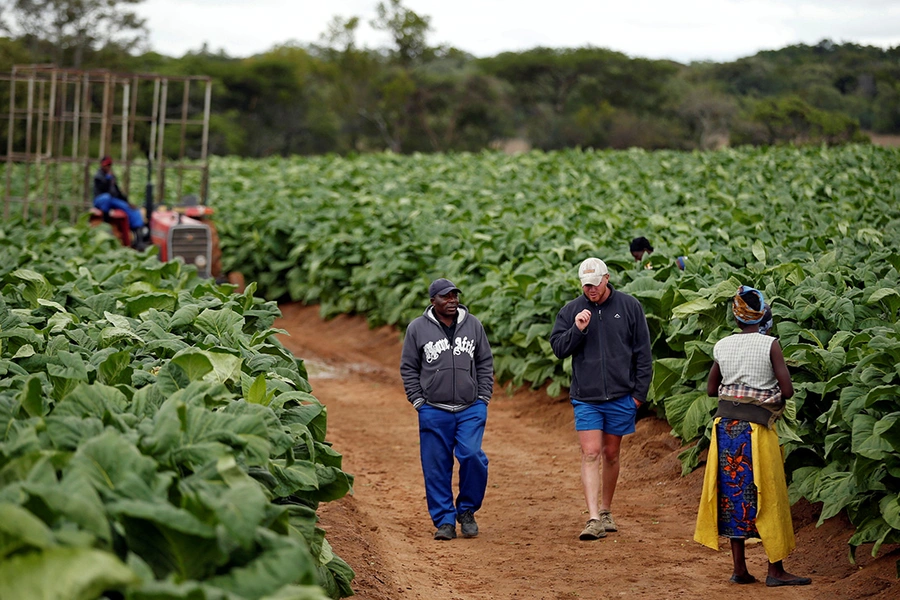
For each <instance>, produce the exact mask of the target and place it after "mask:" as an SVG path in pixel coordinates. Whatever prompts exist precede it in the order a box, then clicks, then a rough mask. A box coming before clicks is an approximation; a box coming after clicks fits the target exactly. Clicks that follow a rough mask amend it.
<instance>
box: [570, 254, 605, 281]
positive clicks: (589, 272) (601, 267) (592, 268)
mask: <svg viewBox="0 0 900 600" xmlns="http://www.w3.org/2000/svg"><path fill="white" fill-rule="evenodd" d="M608 274H609V269H607V268H606V263H605V262H603V261H602V260H600V259H599V258H593V257H591V258H586V259H584V261H583V262H582V263H581V266H580V267H578V277H579V279H581V285H600V282H601V281H603V276H604V275H608Z"/></svg>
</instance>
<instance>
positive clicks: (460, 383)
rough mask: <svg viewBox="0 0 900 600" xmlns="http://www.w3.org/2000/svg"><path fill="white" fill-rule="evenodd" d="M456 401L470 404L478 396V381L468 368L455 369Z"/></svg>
mask: <svg viewBox="0 0 900 600" xmlns="http://www.w3.org/2000/svg"><path fill="white" fill-rule="evenodd" d="M454 372H455V375H456V399H457V401H456V403H457V404H469V403H471V402H474V401H475V400H476V399H477V398H478V382H477V381H475V378H474V377H472V374H471V373H469V371H468V370H467V369H462V368H458V369H455V371H454Z"/></svg>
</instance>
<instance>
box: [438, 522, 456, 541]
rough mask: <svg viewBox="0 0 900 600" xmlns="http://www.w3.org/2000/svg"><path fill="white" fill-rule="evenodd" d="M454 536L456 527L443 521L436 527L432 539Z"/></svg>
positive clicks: (447, 538) (450, 538) (449, 538)
mask: <svg viewBox="0 0 900 600" xmlns="http://www.w3.org/2000/svg"><path fill="white" fill-rule="evenodd" d="M455 537H456V527H454V526H453V525H451V524H450V523H445V524H444V525H441V526H440V527H438V528H437V531H435V532H434V539H436V540H452V539H453V538H455Z"/></svg>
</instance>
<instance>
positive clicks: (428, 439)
mask: <svg viewBox="0 0 900 600" xmlns="http://www.w3.org/2000/svg"><path fill="white" fill-rule="evenodd" d="M428 295H429V297H430V298H431V306H429V307H428V308H427V309H426V310H425V313H424V314H423V315H421V316H419V317H417V318H416V319H415V320H413V322H412V323H410V324H409V327H408V328H407V329H406V337H405V338H404V340H403V351H402V354H401V358H400V375H401V377H402V379H403V387H404V389H405V390H406V397H407V399H408V400H409V402H410V403H411V404H412V405H413V407H414V408H415V409H416V410H417V411H418V413H419V451H420V454H421V458H422V472H423V473H424V475H425V498H426V500H427V502H428V512H429V514H430V515H431V520H432V522H433V523H434V526H435V527H436V528H437V531H436V532H435V533H434V539H436V540H451V539H453V538H455V537H456V523H457V522H458V523H459V524H460V530H461V532H462V535H463V537H475V536H477V535H478V523H476V522H475V513H476V512H478V509H479V508H481V504H482V502H483V501H484V494H485V490H486V489H487V476H488V458H487V456H486V455H485V453H484V451H483V450H482V449H481V441H482V438H483V437H484V426H485V424H486V423H487V409H488V403H490V401H491V395H492V394H493V391H494V357H493V354H492V353H491V346H490V344H489V343H488V339H487V335H486V334H485V331H484V327H483V326H482V325H481V322H480V321H479V320H478V319H476V318H475V317H474V316H473V315H472V313H470V312H469V311H468V309H466V307H465V306H463V305H461V304H460V303H459V288H457V287H456V286H455V285H454V284H453V283H452V282H451V281H449V280H447V279H437V280H435V281H433V282H432V283H431V285H430V286H429V287H428ZM454 454H455V455H456V460H458V461H459V494H458V495H457V496H456V503H455V504H454V501H453V482H452V480H453V456H454Z"/></svg>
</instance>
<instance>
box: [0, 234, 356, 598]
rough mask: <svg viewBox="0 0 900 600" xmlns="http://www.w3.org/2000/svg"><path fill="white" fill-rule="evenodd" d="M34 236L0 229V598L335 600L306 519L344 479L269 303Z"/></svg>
mask: <svg viewBox="0 0 900 600" xmlns="http://www.w3.org/2000/svg"><path fill="white" fill-rule="evenodd" d="M34 223H35V221H31V222H29V223H22V222H17V221H16V220H15V219H13V221H12V222H9V223H6V224H4V226H3V227H0V598H9V599H13V598H17V599H25V598H47V599H50V598H66V599H72V600H94V599H96V598H98V597H103V598H129V599H141V600H150V599H153V600H177V599H192V600H204V599H208V600H213V599H216V600H241V599H270V600H276V599H277V600H324V599H326V598H329V597H334V598H337V597H343V596H347V595H350V594H352V590H351V587H350V582H351V580H352V578H353V576H354V574H353V571H352V569H351V568H350V567H349V566H348V565H347V564H346V563H345V562H344V561H343V560H341V559H340V558H339V557H338V556H335V555H334V553H333V552H332V551H331V547H330V545H329V543H328V541H327V540H326V539H325V535H324V531H323V530H322V529H321V528H319V527H317V525H316V523H317V515H316V511H317V508H318V507H319V505H320V503H322V502H327V501H330V500H334V499H337V498H340V497H342V496H344V495H345V494H347V493H348V492H349V491H350V490H351V485H352V481H353V479H352V476H351V475H348V474H347V473H345V472H344V471H342V470H341V455H340V454H339V453H338V452H337V451H336V450H335V449H333V448H331V446H330V444H329V443H328V442H327V441H326V438H325V433H326V424H327V412H326V409H325V407H324V406H323V405H322V404H321V403H319V401H318V400H317V399H316V398H315V397H313V396H312V395H311V394H310V387H309V383H308V381H307V376H306V370H305V367H304V365H303V363H302V361H300V360H299V359H295V358H294V357H293V355H291V354H290V352H288V351H287V350H286V349H285V348H284V347H283V346H282V345H281V344H280V342H279V341H278V340H277V338H276V337H275V334H276V333H278V331H279V330H276V329H273V327H272V325H273V322H274V320H275V318H276V317H277V316H279V315H280V312H279V310H278V307H277V306H276V305H275V303H274V302H268V301H265V300H263V299H262V298H259V297H257V296H255V295H254V291H255V285H253V284H251V285H250V286H248V288H247V290H246V291H245V292H244V293H243V294H234V293H232V287H230V286H221V287H220V286H217V285H216V284H215V283H214V282H212V281H205V280H202V279H200V278H199V277H198V276H197V273H196V271H195V270H194V269H193V267H191V268H186V267H184V266H183V264H181V263H179V262H170V263H161V262H160V261H159V260H158V259H157V258H156V256H155V254H144V255H141V254H138V253H136V252H133V251H131V250H129V249H126V248H122V247H120V246H119V245H118V242H117V241H115V240H114V239H113V238H112V237H111V236H110V234H109V233H107V232H106V231H104V230H102V229H92V228H88V227H86V226H84V225H81V226H79V227H70V226H66V225H54V226H48V227H44V228H42V227H37V226H35V225H34ZM154 252H155V250H154Z"/></svg>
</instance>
